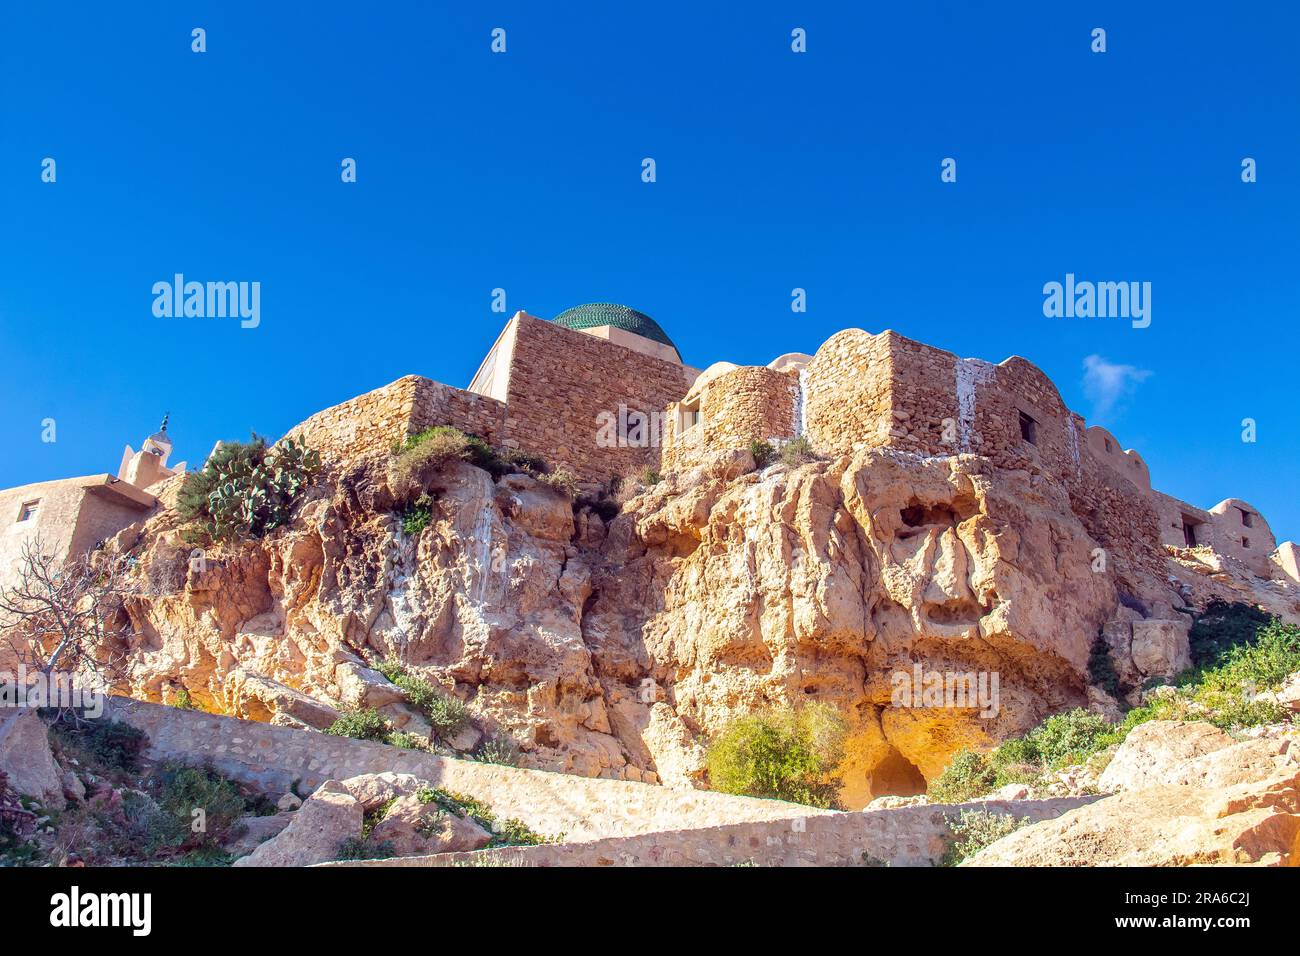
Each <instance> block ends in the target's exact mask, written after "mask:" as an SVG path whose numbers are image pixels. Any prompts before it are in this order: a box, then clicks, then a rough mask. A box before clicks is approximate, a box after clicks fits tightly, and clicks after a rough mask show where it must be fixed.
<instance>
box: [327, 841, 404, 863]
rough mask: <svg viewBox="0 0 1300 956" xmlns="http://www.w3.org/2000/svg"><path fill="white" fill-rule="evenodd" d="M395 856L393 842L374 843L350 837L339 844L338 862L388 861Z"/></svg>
mask: <svg viewBox="0 0 1300 956" xmlns="http://www.w3.org/2000/svg"><path fill="white" fill-rule="evenodd" d="M392 855H393V843H392V841H391V840H383V841H381V842H379V843H373V842H371V841H370V840H367V839H364V838H362V837H348V838H347V839H346V840H344V841H343V842H342V843H340V844H339V849H338V856H337V857H335V859H338V860H386V859H388V858H389V857H391V856H392Z"/></svg>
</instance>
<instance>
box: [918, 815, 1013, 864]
mask: <svg viewBox="0 0 1300 956" xmlns="http://www.w3.org/2000/svg"><path fill="white" fill-rule="evenodd" d="M1027 823H1029V818H1028V817H1021V818H1020V819H1019V820H1017V819H1016V818H1015V817H1011V816H1007V815H1006V814H1002V813H989V812H987V811H985V810H963V811H962V812H961V817H960V818H959V819H958V820H956V821H955V822H954V823H953V824H952V827H951V829H952V843H951V844H949V846H948V850H947V852H946V853H944V855H943V860H942V862H941V863H940V864H939V865H940V866H956V865H957V864H958V863H960V862H961V861H962V860H964V859H966V858H967V857H969V856H974V855H975V854H976V853H978V852H979V851H980V850H982V849H984V848H985V847H987V846H992V845H993V844H994V843H996V842H997V841H998V840H1001V839H1002V838H1003V837H1004V836H1007V835H1008V834H1010V833H1015V832H1016V831H1017V830H1019V829H1020V828H1021V827H1023V826H1025V825H1026V824H1027Z"/></svg>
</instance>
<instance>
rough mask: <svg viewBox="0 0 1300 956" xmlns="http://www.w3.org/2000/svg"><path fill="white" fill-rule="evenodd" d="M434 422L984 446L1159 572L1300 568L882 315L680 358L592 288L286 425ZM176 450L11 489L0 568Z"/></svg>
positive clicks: (1101, 538)
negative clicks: (476, 359) (546, 315)
mask: <svg viewBox="0 0 1300 956" xmlns="http://www.w3.org/2000/svg"><path fill="white" fill-rule="evenodd" d="M433 425H452V426H454V427H456V428H459V429H461V430H462V431H465V432H469V433H473V434H476V435H479V436H481V437H482V438H484V439H486V440H487V441H488V442H490V443H492V444H494V445H496V446H500V447H507V448H516V449H519V450H521V451H524V452H528V453H531V454H534V455H539V456H541V457H543V458H544V459H546V460H547V461H548V462H550V463H551V464H552V465H553V466H555V467H560V468H565V469H567V470H569V471H571V472H573V473H574V474H575V475H577V477H578V478H579V479H580V480H582V481H586V482H592V483H599V482H607V481H609V479H611V478H613V477H616V476H618V477H622V476H628V475H631V474H635V473H636V472H638V471H640V470H644V469H647V468H649V469H656V470H666V469H670V468H680V467H687V466H690V465H691V464H692V463H694V462H696V461H698V460H700V459H701V458H702V457H703V456H704V455H706V454H708V453H710V452H714V451H718V450H721V449H730V448H746V447H748V446H749V445H750V443H751V442H754V441H767V442H771V443H773V444H780V443H782V442H787V441H791V440H794V439H804V440H806V441H807V442H808V443H809V444H810V445H811V448H812V450H813V451H815V452H817V453H820V454H826V455H838V454H847V453H851V452H854V451H858V450H860V449H864V448H873V447H877V448H892V449H896V450H899V451H903V452H912V453H916V454H920V455H928V456H939V455H954V454H961V453H970V454H977V455H982V456H985V457H987V458H988V459H990V460H991V461H992V462H993V463H994V464H995V465H996V466H997V467H1000V468H1005V469H1013V470H1024V471H1028V472H1030V473H1031V474H1034V475H1039V476H1042V477H1044V478H1046V479H1047V480H1051V481H1055V482H1059V483H1060V484H1061V485H1062V486H1063V487H1064V488H1065V489H1066V491H1067V492H1068V494H1069V497H1070V502H1071V506H1072V508H1073V510H1074V511H1075V513H1076V514H1077V515H1078V517H1079V519H1080V521H1081V522H1082V523H1083V525H1084V527H1085V528H1086V529H1087V530H1088V533H1089V534H1090V535H1091V536H1092V537H1093V538H1094V539H1095V540H1096V541H1098V543H1100V544H1101V545H1102V546H1103V547H1106V548H1114V549H1116V550H1121V551H1123V552H1124V553H1126V554H1129V555H1132V556H1133V558H1134V560H1137V561H1141V562H1142V563H1144V564H1145V565H1146V566H1147V567H1148V568H1150V569H1151V570H1152V571H1153V572H1156V573H1162V571H1161V569H1162V565H1163V560H1164V556H1165V552H1164V546H1166V545H1169V546H1173V547H1177V548H1186V547H1207V548H1211V549H1213V550H1214V551H1216V552H1218V553H1220V554H1223V555H1228V556H1230V557H1233V558H1236V559H1238V560H1240V561H1242V562H1243V563H1244V564H1245V565H1246V566H1247V567H1248V568H1249V569H1250V570H1251V571H1252V572H1254V573H1255V574H1257V575H1259V576H1260V577H1262V578H1265V579H1268V578H1272V577H1277V578H1279V579H1290V580H1300V577H1298V575H1300V571H1298V569H1297V564H1298V560H1300V550H1298V549H1297V548H1296V546H1295V545H1294V544H1292V543H1291V542H1284V543H1283V544H1282V546H1281V547H1278V546H1277V543H1276V542H1275V540H1274V538H1273V533H1272V531H1271V530H1270V529H1269V526H1268V522H1267V521H1266V520H1265V519H1264V516H1263V515H1262V514H1260V512H1259V511H1258V509H1256V508H1254V507H1253V506H1252V505H1250V504H1249V503H1247V502H1245V501H1242V500H1240V499H1237V498H1228V499H1226V500H1224V501H1222V502H1220V503H1219V504H1217V505H1215V506H1214V507H1213V508H1210V509H1209V510H1203V509H1201V508H1198V507H1195V506H1194V505H1191V504H1189V503H1187V502H1184V501H1179V500H1178V499H1176V498H1173V497H1171V496H1169V495H1165V494H1162V493H1161V492H1159V491H1156V490H1154V489H1153V488H1152V486H1151V476H1150V473H1149V471H1148V469H1147V465H1146V462H1145V461H1144V460H1143V459H1142V456H1141V455H1140V454H1139V453H1138V452H1137V451H1135V450H1133V449H1124V448H1122V446H1121V445H1120V443H1119V442H1118V440H1116V438H1115V436H1114V435H1112V434H1111V433H1110V432H1108V431H1107V430H1106V429H1104V428H1101V427H1099V426H1096V425H1094V426H1088V425H1087V424H1086V423H1085V421H1084V419H1083V417H1082V416H1081V415H1079V414H1077V413H1076V412H1073V411H1071V410H1070V409H1068V408H1067V407H1066V406H1065V403H1064V402H1063V401H1062V400H1061V396H1060V393H1059V392H1058V391H1057V389H1056V387H1055V386H1054V385H1053V384H1052V382H1051V381H1050V380H1049V379H1048V377H1047V376H1046V375H1045V374H1044V373H1043V372H1042V371H1040V370H1039V369H1038V368H1036V367H1035V366H1034V365H1033V364H1031V363H1030V362H1028V361H1026V360H1025V359H1022V358H1019V357H1012V358H1009V359H1006V360H1005V361H1003V362H1001V363H998V364H996V365H994V364H992V363H989V362H985V361H981V360H978V359H962V358H958V357H957V356H956V355H954V354H953V353H951V352H946V351H943V350H942V349H937V348H933V347H931V346H928V345H923V344H922V343H920V342H915V341H913V340H911V339H908V338H905V337H904V336H901V335H899V334H897V333H896V332H892V331H889V330H886V331H883V332H879V333H876V334H871V333H868V332H864V331H862V330H861V329H846V330H845V331H842V332H839V333H836V334H835V335H833V336H831V337H830V338H829V339H828V340H827V341H826V342H825V343H823V344H822V346H821V347H820V348H819V349H818V350H817V352H816V354H815V355H806V354H802V353H788V354H785V355H782V356H780V357H778V358H776V359H774V360H773V361H772V362H770V363H769V364H767V365H765V366H756V365H734V364H732V363H730V362H716V363H714V364H712V365H710V366H709V367H708V368H706V369H703V370H700V369H696V368H692V367H690V366H687V365H685V364H684V363H683V362H682V359H681V355H680V353H679V352H678V350H677V348H676V346H675V345H674V344H673V342H672V340H671V339H670V338H669V337H668V335H667V334H666V333H665V332H664V330H663V329H662V328H661V327H660V326H659V324H658V323H656V322H655V321H654V320H653V319H651V318H650V317H649V316H647V315H644V314H642V313H640V312H637V311H636V310H634V309H629V308H627V307H625V306H621V305H614V304H610V303H594V304H590V305H583V306H578V307H577V308H574V309H570V310H568V311H566V312H563V313H561V314H560V315H558V316H556V317H555V318H554V319H553V320H550V321H546V320H544V319H540V318H537V317H535V316H532V315H528V314H527V313H525V312H518V313H516V314H515V316H514V317H513V318H511V319H510V320H509V321H508V322H507V323H506V325H505V327H504V328H503V329H502V330H501V333H500V335H498V336H497V339H496V341H495V343H493V345H492V348H491V349H490V350H489V352H488V354H487V356H486V357H485V358H484V359H483V361H482V363H481V364H480V366H479V368H478V371H477V372H476V373H475V374H474V376H473V378H472V379H471V381H470V384H469V387H468V388H466V389H459V388H453V387H451V386H448V385H443V384H441V383H439V382H435V381H433V380H431V379H427V378H423V377H421V376H418V375H408V376H405V377H403V378H400V379H398V380H397V381H395V382H393V383H391V384H389V385H385V386H384V387H383V388H379V389H376V390H375V391H372V392H368V393H366V394H364V395H361V396H358V397H356V398H353V399H350V400H349V401H346V402H343V403H342V404H340V405H336V406H334V407H332V408H328V409H325V410H324V411H321V412H319V413H317V414H315V415H313V416H312V417H311V418H309V419H307V420H306V421H304V422H302V423H301V424H299V425H298V426H296V427H295V428H293V429H291V430H290V432H289V435H291V436H293V437H295V438H297V439H301V440H302V441H304V442H306V443H307V444H308V445H309V446H310V447H312V448H315V449H317V450H319V451H320V452H321V455H322V457H323V458H324V459H325V460H326V462H329V461H339V460H342V459H346V458H352V457H356V456H359V455H363V454H368V453H373V452H381V451H387V450H388V449H391V448H392V447H393V445H394V444H395V443H397V442H400V441H401V440H403V439H404V438H406V437H407V436H408V435H411V434H414V433H416V432H419V431H421V430H423V429H425V428H428V427H431V426H433ZM170 451H171V442H170V440H169V439H168V438H167V435H166V424H165V423H164V427H163V428H162V429H161V430H160V431H159V432H158V433H157V434H155V435H152V436H150V438H149V439H147V440H146V441H145V444H144V447H143V448H142V449H141V451H139V452H134V451H132V450H131V449H130V448H129V447H128V448H127V449H126V451H125V453H124V454H123V457H122V464H121V467H120V468H119V469H118V474H117V477H116V478H114V477H112V476H109V475H96V476H91V477H88V478H71V479H65V480H63V481H55V482H44V483H41V484H35V485H27V486H24V487H22V488H15V489H10V490H8V491H2V492H0V521H2V522H3V523H4V524H3V530H2V531H0V580H2V579H3V575H5V574H6V573H7V571H8V570H9V569H11V568H12V566H13V564H14V562H15V560H16V559H17V556H18V553H19V548H20V545H21V542H22V541H23V540H26V539H28V538H30V537H31V536H32V535H33V534H34V533H36V532H40V534H41V537H42V541H43V542H44V543H45V544H46V546H47V547H49V548H53V549H54V551H55V553H56V554H57V555H58V556H59V557H60V558H66V557H68V556H74V555H79V554H82V553H84V552H85V551H86V550H87V549H89V548H92V547H94V546H95V545H96V543H97V542H99V541H102V540H104V539H106V538H108V537H111V536H112V535H113V534H115V533H116V532H117V531H119V530H121V529H122V528H124V527H126V526H128V525H130V524H132V523H134V522H135V521H138V520H140V518H142V517H145V516H147V515H148V514H149V513H151V512H152V510H153V509H154V508H156V507H157V502H156V498H155V497H154V494H153V493H151V491H150V489H151V488H153V489H155V490H156V488H155V486H156V485H157V484H158V483H159V482H160V481H162V480H164V479H165V478H167V477H170V476H172V475H174V474H177V473H179V472H181V471H183V470H184V465H178V466H176V467H175V468H168V467H167V456H168V454H170Z"/></svg>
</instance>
